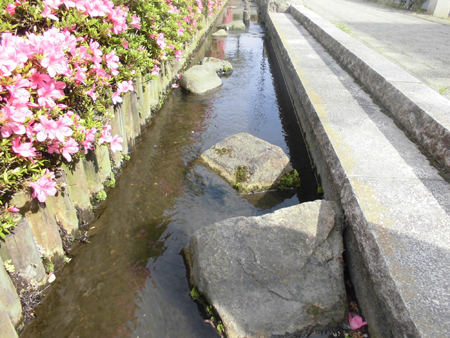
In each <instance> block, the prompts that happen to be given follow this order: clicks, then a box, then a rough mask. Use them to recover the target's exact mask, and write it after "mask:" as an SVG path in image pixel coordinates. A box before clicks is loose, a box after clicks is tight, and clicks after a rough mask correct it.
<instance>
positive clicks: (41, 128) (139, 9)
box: [0, 0, 222, 234]
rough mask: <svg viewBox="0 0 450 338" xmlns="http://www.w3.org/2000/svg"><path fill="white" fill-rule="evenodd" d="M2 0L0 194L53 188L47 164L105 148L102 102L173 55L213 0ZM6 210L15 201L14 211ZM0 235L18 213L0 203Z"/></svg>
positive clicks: (178, 55)
mask: <svg viewBox="0 0 450 338" xmlns="http://www.w3.org/2000/svg"><path fill="white" fill-rule="evenodd" d="M203 1H204V2H202V0H186V1H182V0H148V1H145V0H131V1H123V0H117V1H115V2H113V1H110V0H89V1H88V0H43V1H42V0H30V1H24V0H23V1H21V0H16V1H15V2H12V1H11V0H0V22H1V26H0V34H1V40H0V133H1V142H0V194H1V196H3V197H2V198H1V199H2V200H4V199H6V198H7V196H11V195H12V194H13V193H14V192H16V191H18V190H23V189H27V188H31V189H32V197H33V198H37V199H38V200H39V202H45V201H46V198H47V196H54V195H55V194H56V192H57V186H56V181H55V174H54V171H55V168H57V166H58V165H59V164H61V163H63V162H66V163H67V162H72V161H74V160H77V159H79V158H82V157H83V156H84V155H85V154H86V153H87V152H88V151H90V150H93V149H94V148H95V147H96V146H98V145H101V144H107V145H109V147H110V149H111V151H112V152H116V151H120V150H122V146H121V142H122V141H123V140H122V138H121V137H119V136H118V135H114V136H112V135H111V126H110V125H109V122H108V121H109V119H110V118H111V117H112V116H109V115H108V107H109V106H111V105H112V104H117V103H120V102H122V97H121V96H122V95H123V94H124V93H126V92H129V91H133V90H134V87H133V79H134V78H135V77H136V76H144V77H146V78H151V77H156V76H158V75H159V72H160V64H161V63H162V62H164V61H165V60H167V61H169V60H171V59H173V58H175V59H177V60H181V59H182V58H183V50H184V47H185V43H186V42H187V41H188V40H189V39H190V38H191V37H192V36H193V35H194V34H196V32H197V30H198V29H199V28H200V27H199V24H198V22H199V21H200V19H201V17H202V16H205V15H209V16H212V14H213V12H214V11H215V10H217V9H218V8H219V7H220V6H221V5H222V3H221V2H220V1H219V0H209V1H207V0H203ZM12 208H13V209H12ZM0 209H1V210H0V211H1V212H0V221H1V224H2V227H1V228H0V233H1V234H4V233H7V232H8V230H4V229H10V228H11V226H12V224H13V223H14V221H17V219H18V218H15V217H13V216H12V215H11V212H17V211H18V210H16V208H14V206H11V207H9V208H8V207H6V206H0Z"/></svg>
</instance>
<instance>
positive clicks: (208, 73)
mask: <svg viewBox="0 0 450 338" xmlns="http://www.w3.org/2000/svg"><path fill="white" fill-rule="evenodd" d="M180 85H181V86H182V87H183V88H184V89H186V90H188V91H190V92H191V93H194V94H204V93H206V92H209V91H210V90H213V89H215V88H217V87H220V86H221V85H222V80H221V79H220V78H219V76H218V75H217V74H216V72H215V71H214V69H212V68H210V67H205V66H199V65H196V66H193V67H191V68H189V69H188V70H187V71H186V72H185V73H184V74H183V75H182V76H181V79H180Z"/></svg>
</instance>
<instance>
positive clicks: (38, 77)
mask: <svg viewBox="0 0 450 338" xmlns="http://www.w3.org/2000/svg"><path fill="white" fill-rule="evenodd" d="M30 75H31V76H30V77H29V80H30V81H31V88H33V89H36V88H37V87H38V86H42V84H45V83H46V82H49V81H50V76H48V75H47V74H41V73H39V72H38V71H37V70H36V69H35V68H32V69H30Z"/></svg>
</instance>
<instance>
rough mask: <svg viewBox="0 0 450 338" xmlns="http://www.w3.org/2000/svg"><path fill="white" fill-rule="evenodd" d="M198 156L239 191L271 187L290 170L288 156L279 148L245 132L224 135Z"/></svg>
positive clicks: (275, 185)
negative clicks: (223, 137)
mask: <svg viewBox="0 0 450 338" xmlns="http://www.w3.org/2000/svg"><path fill="white" fill-rule="evenodd" d="M199 159H200V163H202V164H204V165H206V166H207V167H208V168H210V169H212V170H213V171H215V172H216V173H218V174H219V175H220V176H221V177H222V178H223V179H224V180H225V181H227V182H228V183H229V184H231V185H232V186H234V187H236V188H237V189H238V190H240V191H242V192H249V191H264V190H268V189H270V188H275V187H277V186H278V184H279V183H280V181H281V179H282V177H283V176H284V175H285V174H288V173H289V172H291V171H292V166H291V164H290V163H289V158H288V157H287V156H286V154H285V153H284V152H283V150H282V149H281V148H280V147H278V146H275V145H273V144H270V143H268V142H266V141H264V140H261V139H259V138H257V137H255V136H252V135H250V134H247V133H240V134H235V135H231V136H229V137H227V138H226V139H224V140H222V141H220V142H219V143H217V144H216V145H215V146H213V147H212V148H211V149H208V150H206V151H205V152H204V153H203V154H201V155H200V157H199Z"/></svg>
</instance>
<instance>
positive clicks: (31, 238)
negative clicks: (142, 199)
mask: <svg viewBox="0 0 450 338" xmlns="http://www.w3.org/2000/svg"><path fill="white" fill-rule="evenodd" d="M226 3H227V1H224V5H223V6H222V8H221V9H220V11H219V12H218V13H217V14H215V15H214V16H213V17H211V18H205V19H204V21H203V22H202V23H201V24H202V25H203V28H202V29H201V30H200V31H199V32H198V34H197V36H195V37H194V38H193V39H192V40H191V41H190V42H189V43H188V45H187V46H186V48H185V54H187V55H190V54H192V53H193V52H194V50H195V49H196V48H197V47H198V45H199V44H200V43H201V42H202V40H203V37H204V36H205V34H206V33H207V31H208V30H209V29H210V28H211V27H212V24H213V23H214V22H215V21H216V19H220V18H221V17H222V16H223V13H222V9H223V7H224V6H225V4H226ZM188 60H189V57H188V58H184V59H182V60H180V61H176V60H173V61H166V62H164V63H163V64H162V65H161V72H160V75H159V77H158V78H156V79H155V80H151V81H148V82H145V81H143V79H142V78H138V79H137V80H136V81H135V82H134V87H135V91H134V92H132V93H127V94H126V95H125V96H124V97H123V103H122V104H119V105H116V106H114V107H110V112H111V113H113V114H114V118H113V119H112V120H111V121H110V124H111V126H112V134H113V135H114V134H118V135H119V136H120V137H122V138H123V144H122V146H123V151H122V152H117V153H115V154H112V153H110V152H109V149H108V148H107V147H106V146H100V147H97V148H96V149H95V151H91V152H90V153H89V154H88V155H87V156H86V159H85V160H81V161H79V162H78V163H74V164H73V165H71V166H68V165H63V166H62V167H61V171H60V174H59V177H57V180H58V183H59V185H60V186H65V188H64V189H62V192H58V194H57V196H55V197H48V198H47V201H46V202H45V203H39V202H38V201H37V200H36V199H32V198H31V196H30V194H29V192H20V193H17V194H16V195H15V196H13V198H12V200H11V202H10V205H15V206H16V207H18V208H19V209H20V213H21V214H22V216H23V218H22V220H21V221H20V222H19V223H18V226H17V228H16V229H15V230H14V233H13V234H10V235H8V236H7V237H6V240H5V242H4V243H0V244H1V247H0V336H1V337H5V338H8V337H17V334H16V332H15V331H14V326H17V325H18V324H19V323H20V322H21V320H22V309H21V305H20V299H19V296H18V292H16V290H15V288H14V286H13V284H12V282H11V279H10V277H9V276H8V273H7V272H6V270H5V267H4V264H3V263H4V262H5V261H6V262H8V264H9V265H12V266H14V269H15V273H18V274H19V276H20V277H22V278H23V279H24V280H26V281H27V282H30V283H31V282H32V283H35V284H38V285H44V284H46V283H47V274H46V271H45V268H44V264H43V261H42V258H43V257H45V260H46V261H47V262H51V263H53V264H54V265H58V264H61V263H62V262H63V261H64V249H63V241H62V239H61V235H60V232H61V230H62V233H64V232H66V233H67V234H69V235H73V236H77V235H79V234H80V227H81V226H83V225H85V224H86V223H88V222H90V221H92V219H93V217H94V211H93V205H92V203H91V202H92V201H93V197H94V196H95V194H96V193H98V192H100V191H102V190H103V187H104V183H105V182H106V180H107V179H108V178H109V177H110V176H111V174H112V173H113V172H117V171H118V170H119V169H120V167H121V166H122V164H123V157H124V156H125V155H127V154H128V153H129V150H130V149H132V148H133V147H134V145H135V142H136V138H138V137H139V136H140V134H141V130H142V128H143V127H144V126H145V125H146V124H147V123H149V121H150V119H151V117H152V115H153V114H154V112H155V111H156V110H158V109H159V106H160V104H161V103H162V100H163V99H164V96H165V94H166V91H167V90H169V89H170V85H171V84H172V83H173V81H174V80H175V78H176V75H177V74H178V73H180V72H181V71H182V69H183V68H184V67H185V66H186V65H187V63H188ZM19 291H20V290H19Z"/></svg>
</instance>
